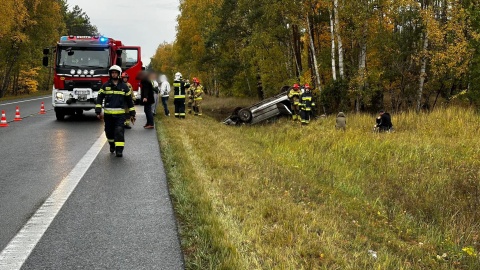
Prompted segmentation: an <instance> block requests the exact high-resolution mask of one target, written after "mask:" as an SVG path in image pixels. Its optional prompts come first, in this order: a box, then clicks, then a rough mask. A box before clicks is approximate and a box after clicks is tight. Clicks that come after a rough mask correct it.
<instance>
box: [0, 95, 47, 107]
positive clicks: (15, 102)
mask: <svg viewBox="0 0 480 270" xmlns="http://www.w3.org/2000/svg"><path fill="white" fill-rule="evenodd" d="M46 98H47V99H49V98H51V97H50V96H46V97H41V98H34V99H27V100H21V101H15V102H10V103H0V105H2V106H3V105H12V104H17V103H22V102H28V101H34V100H40V99H46Z"/></svg>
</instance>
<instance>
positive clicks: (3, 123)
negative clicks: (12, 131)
mask: <svg viewBox="0 0 480 270" xmlns="http://www.w3.org/2000/svg"><path fill="white" fill-rule="evenodd" d="M0 127H8V123H7V117H6V116H5V111H4V110H2V119H1V120H0Z"/></svg>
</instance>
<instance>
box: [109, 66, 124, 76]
mask: <svg viewBox="0 0 480 270" xmlns="http://www.w3.org/2000/svg"><path fill="white" fill-rule="evenodd" d="M113 70H116V71H118V73H119V75H120V74H122V68H121V67H119V66H117V65H113V66H111V67H110V69H109V70H108V73H110V72H111V71H113Z"/></svg>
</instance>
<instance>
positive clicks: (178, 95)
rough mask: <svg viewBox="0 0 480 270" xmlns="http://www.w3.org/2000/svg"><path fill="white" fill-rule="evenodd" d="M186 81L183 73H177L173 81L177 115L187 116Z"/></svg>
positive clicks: (177, 116)
mask: <svg viewBox="0 0 480 270" xmlns="http://www.w3.org/2000/svg"><path fill="white" fill-rule="evenodd" d="M185 85H186V83H185V81H184V80H183V78H182V73H180V72H177V73H175V80H174V81H173V104H174V105H175V117H176V118H181V119H184V118H185V96H186V90H187V89H186V86H185Z"/></svg>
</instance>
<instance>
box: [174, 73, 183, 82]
mask: <svg viewBox="0 0 480 270" xmlns="http://www.w3.org/2000/svg"><path fill="white" fill-rule="evenodd" d="M181 79H182V73H180V72H177V73H175V80H176V81H178V80H181Z"/></svg>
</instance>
